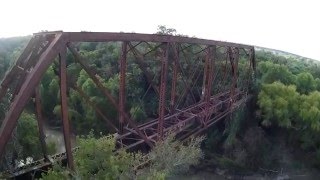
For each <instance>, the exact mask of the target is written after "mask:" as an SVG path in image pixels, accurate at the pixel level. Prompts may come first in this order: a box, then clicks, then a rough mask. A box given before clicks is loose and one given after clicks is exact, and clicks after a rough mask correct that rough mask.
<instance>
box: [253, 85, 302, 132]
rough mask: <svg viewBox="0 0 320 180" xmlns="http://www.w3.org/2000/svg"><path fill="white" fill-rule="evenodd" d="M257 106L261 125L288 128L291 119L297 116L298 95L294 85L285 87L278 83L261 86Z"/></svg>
mask: <svg viewBox="0 0 320 180" xmlns="http://www.w3.org/2000/svg"><path fill="white" fill-rule="evenodd" d="M258 105H259V107H260V109H261V111H262V117H263V121H262V124H263V125H266V126H269V125H271V124H272V123H276V124H279V126H282V127H290V126H291V124H292V119H293V118H295V117H296V116H297V115H298V114H297V112H298V109H299V93H298V92H297V91H296V87H295V86H294V85H290V86H286V85H284V84H282V83H280V82H274V83H272V84H264V85H262V88H261V91H260V93H259V95H258Z"/></svg>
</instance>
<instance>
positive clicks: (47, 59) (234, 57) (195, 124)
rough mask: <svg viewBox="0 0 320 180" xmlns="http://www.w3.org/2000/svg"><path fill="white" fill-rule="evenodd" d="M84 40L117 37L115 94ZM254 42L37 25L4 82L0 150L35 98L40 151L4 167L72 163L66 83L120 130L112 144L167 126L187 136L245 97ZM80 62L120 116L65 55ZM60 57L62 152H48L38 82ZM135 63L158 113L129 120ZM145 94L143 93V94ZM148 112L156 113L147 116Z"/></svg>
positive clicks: (156, 133) (162, 132) (123, 144)
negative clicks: (92, 93)
mask: <svg viewBox="0 0 320 180" xmlns="http://www.w3.org/2000/svg"><path fill="white" fill-rule="evenodd" d="M83 42H101V43H114V44H116V47H118V48H119V49H118V50H119V57H118V61H117V65H116V66H117V67H118V74H119V84H118V87H119V93H118V95H117V96H115V95H114V94H112V93H111V91H110V90H109V89H108V88H107V87H105V86H104V85H103V82H102V81H101V79H103V78H104V76H103V74H99V73H98V71H96V69H94V68H92V66H90V65H91V64H89V63H88V62H90V61H89V60H88V59H86V58H85V57H83V56H82V54H81V53H80V52H79V44H81V43H83ZM254 53H255V51H254V47H253V46H249V45H243V44H236V43H230V42H221V41H214V40H206V39H198V38H189V37H182V36H170V35H159V34H137V33H109V32H62V31H57V32H43V33H35V34H34V35H33V37H32V38H31V40H30V41H29V43H28V44H27V46H26V47H25V49H24V51H23V52H22V53H21V55H20V56H19V58H18V59H17V60H16V62H15V64H14V66H13V67H12V68H11V69H10V70H9V71H8V72H7V73H6V75H5V77H4V79H3V80H2V82H1V87H0V101H2V100H3V99H4V97H5V96H6V97H10V100H11V102H10V105H9V106H8V111H7V113H6V115H5V117H4V118H3V119H1V120H2V124H1V129H0V156H1V157H2V156H3V154H4V152H5V149H6V144H7V143H8V141H9V140H10V138H11V135H12V132H13V130H14V129H15V127H16V125H17V121H18V119H19V117H20V115H21V113H22V111H23V110H24V108H25V106H26V105H27V103H29V102H30V101H31V99H34V101H33V102H34V104H35V114H36V117H37V121H38V127H39V135H40V137H39V141H40V143H41V147H42V152H43V159H40V160H38V161H35V162H33V163H32V164H29V165H26V166H23V167H19V168H15V169H9V170H8V171H7V172H6V173H8V174H9V175H10V176H12V177H15V176H19V175H21V174H25V173H28V172H30V171H34V170H35V169H41V168H43V167H47V166H50V165H51V163H52V162H53V161H58V160H59V161H60V160H62V159H66V162H67V165H68V167H69V168H70V169H74V164H73V154H72V152H73V150H72V147H71V141H70V122H69V119H68V103H67V99H68V91H69V90H70V89H73V90H74V91H76V92H77V93H78V94H79V95H80V96H81V97H82V100H83V103H86V104H87V105H89V106H91V107H92V108H93V109H94V110H95V111H96V114H97V116H99V117H101V119H103V120H104V122H105V124H106V128H108V130H109V131H110V133H114V134H117V137H116V139H117V147H118V148H125V149H130V150H136V149H139V148H141V147H143V148H144V149H146V148H147V149H148V148H152V147H153V146H154V144H155V142H156V141H158V140H159V139H162V138H164V137H165V136H166V135H167V133H168V132H175V133H176V134H177V138H178V139H181V140H184V139H186V138H188V137H189V136H191V135H197V134H199V133H201V132H203V131H204V130H206V129H207V128H208V127H210V126H212V125H213V124H215V123H216V122H218V121H219V120H221V119H223V118H224V117H225V116H227V115H229V114H230V113H232V112H233V111H234V110H235V109H237V108H238V107H239V106H241V105H242V104H244V102H246V100H247V99H248V97H249V92H250V86H251V83H252V80H253V77H254V71H255V54H254ZM69 56H72V59H73V60H74V61H75V62H76V63H78V64H79V65H80V66H81V68H82V69H83V70H84V71H85V72H86V73H87V75H88V77H89V78H91V80H92V81H93V82H94V84H95V86H96V88H97V89H98V90H99V91H101V93H102V94H103V95H104V96H105V98H106V99H107V100H108V101H109V102H110V103H111V104H112V105H113V106H114V107H115V109H116V110H117V113H118V119H110V118H108V114H105V112H104V110H103V109H102V108H101V107H98V106H97V105H96V104H95V103H94V102H92V101H91V100H90V97H89V96H88V95H87V94H86V93H85V92H84V91H83V89H82V88H81V87H78V86H77V84H76V83H75V82H73V81H74V80H72V78H70V77H69V76H68V68H67V65H68V62H67V59H68V57H69ZM53 63H56V64H59V66H58V67H59V68H58V72H59V73H58V76H59V79H60V81H59V82H60V84H59V85H60V99H61V102H60V103H61V104H60V105H61V115H62V125H63V135H64V141H65V147H66V152H65V153H62V154H56V155H50V154H48V153H47V149H46V142H45V133H44V130H43V124H44V122H43V119H44V118H43V115H42V106H41V95H40V91H39V88H38V87H39V83H40V82H41V80H42V77H43V75H44V74H45V72H46V71H47V69H48V68H49V67H50V66H51V65H52V64H53ZM132 64H135V65H136V66H137V67H138V68H139V69H140V70H141V73H142V74H143V77H144V80H145V81H146V87H147V88H145V94H153V95H154V97H153V98H154V99H155V103H157V114H156V117H148V118H147V119H148V120H145V121H144V122H143V123H138V122H136V121H134V120H133V117H132V114H130V113H129V112H128V109H130V107H129V106H130V105H128V104H127V103H126V99H127V97H128V94H129V93H130V88H128V86H127V84H128V74H130V73H131V72H130V71H132V70H130V68H129V67H128V66H130V65H132ZM140 101H146V96H142V97H140ZM149 119H153V120H149Z"/></svg>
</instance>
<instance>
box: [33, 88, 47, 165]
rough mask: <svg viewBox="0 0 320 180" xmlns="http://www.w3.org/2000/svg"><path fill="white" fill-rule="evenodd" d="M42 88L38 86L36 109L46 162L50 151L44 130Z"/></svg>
mask: <svg viewBox="0 0 320 180" xmlns="http://www.w3.org/2000/svg"><path fill="white" fill-rule="evenodd" d="M39 89H40V87H39V86H38V87H37V88H36V90H35V107H36V116H37V121H38V129H39V140H40V144H41V148H42V153H43V157H44V159H45V160H48V153H47V152H48V151H47V145H46V141H45V134H44V130H43V118H42V110H41V95H40V90H39Z"/></svg>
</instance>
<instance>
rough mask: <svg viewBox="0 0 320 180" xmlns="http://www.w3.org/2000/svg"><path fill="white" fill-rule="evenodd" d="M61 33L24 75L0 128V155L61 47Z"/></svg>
mask: <svg viewBox="0 0 320 180" xmlns="http://www.w3.org/2000/svg"><path fill="white" fill-rule="evenodd" d="M62 44H63V38H62V34H56V37H55V39H54V40H53V41H52V42H51V43H50V45H49V47H48V49H47V50H46V51H45V52H43V54H42V55H41V56H40V58H39V60H38V62H37V64H36V65H35V67H34V68H33V69H32V71H31V72H30V73H29V74H28V76H27V77H26V80H25V82H24V83H23V85H22V87H21V89H20V91H19V93H18V95H17V96H16V98H15V99H14V101H13V102H12V103H11V105H10V109H9V111H8V112H7V114H6V116H5V118H4V120H3V121H2V124H1V129H0V155H3V152H4V149H5V146H6V144H7V142H8V141H9V139H10V137H11V133H12V131H13V129H14V128H15V126H16V125H17V121H18V118H19V117H20V114H21V113H22V111H23V109H24V107H25V105H26V104H27V103H28V100H29V99H30V97H31V95H32V94H33V93H34V90H35V87H36V86H37V85H38V84H39V82H40V80H41V77H42V75H43V74H44V73H45V71H46V70H47V69H48V67H49V66H50V64H51V63H52V61H53V59H54V58H55V57H56V56H57V55H58V53H59V51H60V50H61V49H62Z"/></svg>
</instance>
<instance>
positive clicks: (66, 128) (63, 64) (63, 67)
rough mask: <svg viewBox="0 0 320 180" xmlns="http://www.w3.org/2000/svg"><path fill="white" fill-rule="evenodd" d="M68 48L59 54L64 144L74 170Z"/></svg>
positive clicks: (68, 160) (69, 165) (70, 166)
mask: <svg viewBox="0 0 320 180" xmlns="http://www.w3.org/2000/svg"><path fill="white" fill-rule="evenodd" d="M66 57H67V47H66V46H64V48H63V49H62V50H61V51H60V53H59V63H60V100H61V118H62V124H63V126H62V127H63V137H64V144H65V148H66V153H67V162H68V167H69V168H70V169H71V170H74V164H73V155H72V152H71V138H70V135H71V133H70V123H69V113H68V99H67V58H66Z"/></svg>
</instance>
